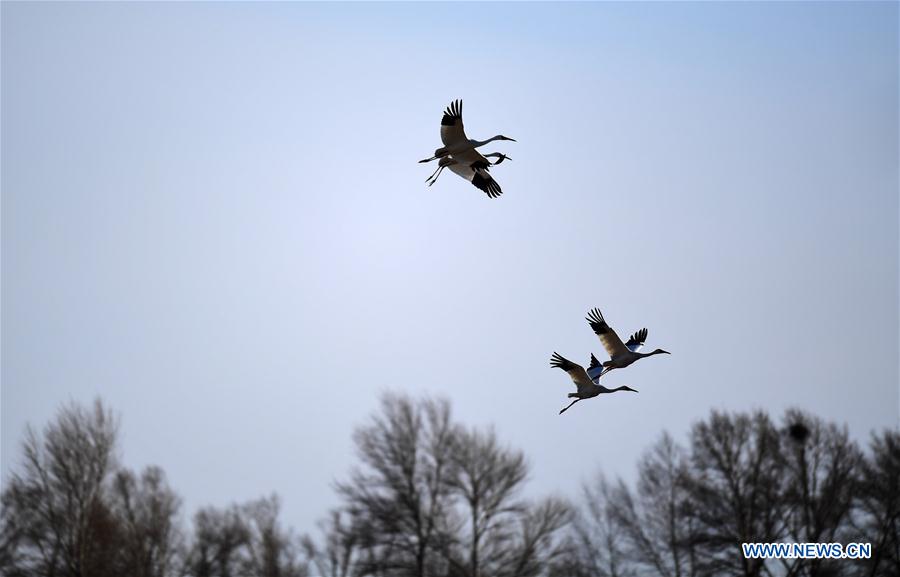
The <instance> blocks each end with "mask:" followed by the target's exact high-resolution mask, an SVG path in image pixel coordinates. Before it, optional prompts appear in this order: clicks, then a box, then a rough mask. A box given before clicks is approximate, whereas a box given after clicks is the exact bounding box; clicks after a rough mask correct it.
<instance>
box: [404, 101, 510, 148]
mask: <svg viewBox="0 0 900 577" xmlns="http://www.w3.org/2000/svg"><path fill="white" fill-rule="evenodd" d="M495 140H512V141H513V142H515V139H513V138H509V137H508V136H503V135H502V134H498V135H496V136H492V137H491V138H488V139H487V140H472V139H470V138H469V137H467V136H466V131H465V129H464V128H463V119H462V100H454V101H453V102H451V103H450V106H448V107H447V109H446V110H445V111H444V116H443V118H441V142H443V143H444V146H442V147H441V148H438V149H437V150H435V151H434V156H432V157H431V158H426V159H424V160H420V161H419V162H431V161H432V160H436V159H438V158H444V157H445V156H450V155H451V154H452V155H454V156H455V155H457V154H459V153H462V152H466V151H468V150H474V149H476V148H478V147H479V146H484V145H485V144H487V143H488V142H493V141H495ZM457 160H459V161H461V162H466V160H465V159H457Z"/></svg>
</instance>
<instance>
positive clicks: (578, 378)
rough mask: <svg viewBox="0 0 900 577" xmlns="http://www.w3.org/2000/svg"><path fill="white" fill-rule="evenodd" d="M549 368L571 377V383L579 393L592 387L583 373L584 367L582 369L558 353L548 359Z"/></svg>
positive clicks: (588, 378) (589, 380)
mask: <svg viewBox="0 0 900 577" xmlns="http://www.w3.org/2000/svg"><path fill="white" fill-rule="evenodd" d="M550 366H551V367H554V368H559V369H562V370H564V371H566V372H567V373H569V376H570V377H572V382H573V383H575V386H576V387H578V392H579V393H580V392H582V391H583V390H584V389H586V388H587V389H589V388H591V386H592V385H593V383H592V382H591V379H590V377H588V375H587V373H586V372H584V367H582V366H581V365H579V364H578V363H573V362H572V361H570V360H569V359H567V358H565V357H563V356H562V355H560V354H559V353H553V356H552V357H550Z"/></svg>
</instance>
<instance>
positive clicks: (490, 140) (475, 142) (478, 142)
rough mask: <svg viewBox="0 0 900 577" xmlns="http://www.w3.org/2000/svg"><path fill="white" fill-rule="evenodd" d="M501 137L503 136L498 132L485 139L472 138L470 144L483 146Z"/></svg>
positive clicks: (476, 146)
mask: <svg viewBox="0 0 900 577" xmlns="http://www.w3.org/2000/svg"><path fill="white" fill-rule="evenodd" d="M501 138H503V136H502V135H500V134H498V135H497V136H492V137H490V138H488V139H487V140H473V141H472V144H474V148H478V147H479V146H484V145H485V144H487V143H489V142H494V141H495V140H500V139H501Z"/></svg>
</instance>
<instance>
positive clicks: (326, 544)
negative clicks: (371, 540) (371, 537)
mask: <svg viewBox="0 0 900 577" xmlns="http://www.w3.org/2000/svg"><path fill="white" fill-rule="evenodd" d="M345 517H346V514H345V513H344V512H343V511H340V510H335V511H332V512H331V515H330V516H329V517H328V519H327V520H325V521H322V522H320V523H319V529H320V531H321V533H322V537H323V544H322V545H321V546H319V545H317V544H316V542H315V541H314V540H313V539H312V538H310V537H309V536H306V537H304V538H303V541H302V543H303V549H304V552H305V553H306V557H307V559H308V560H309V561H310V562H311V563H312V565H313V567H314V568H315V571H316V577H354V576H355V575H358V574H361V570H360V568H359V566H358V565H359V553H360V552H359V541H360V539H361V535H360V532H359V531H357V530H355V528H354V527H352V526H351V525H349V524H348V523H347V521H346V518H345Z"/></svg>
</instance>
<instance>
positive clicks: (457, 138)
mask: <svg viewBox="0 0 900 577" xmlns="http://www.w3.org/2000/svg"><path fill="white" fill-rule="evenodd" d="M495 140H511V141H513V142H515V139H512V138H509V137H508V136H503V135H502V134H498V135H496V136H493V137H491V138H488V139H487V140H473V139H471V138H469V137H467V136H466V132H465V129H464V128H463V119H462V100H455V101H453V102H452V103H450V106H448V107H447V108H446V109H445V110H444V115H443V117H442V118H441V142H442V143H443V144H444V146H442V147H441V148H438V149H437V150H435V151H434V155H433V156H432V157H431V158H426V159H424V160H420V161H419V162H420V163H421V162H431V161H432V160H437V161H438V167H437V169H435V171H434V172H433V173H432V174H431V176H429V177H428V178H427V179H425V182H427V183H428V186H431V185H433V184H434V183H435V182H437V179H438V177H439V176H440V175H441V172H443V170H444V169H445V168H449V169H450V170H451V172H454V173H456V174H458V175H459V176H460V177H462V178H464V179H466V180H468V181H469V182H471V183H472V184H473V185H474V186H475V187H476V188H478V189H480V190H482V191H484V193H485V194H487V195H488V197H489V198H497V197H498V196H500V195H501V194H503V190H502V189H501V188H500V185H499V184H497V181H496V180H494V178H493V176H491V174H490V171H489V169H490V167H491V166H496V165H498V164H500V163H501V162H503V161H504V160H512V159H511V158H510V157H508V156H506V155H505V154H503V153H500V152H491V153H488V154H481V153H480V152H478V150H477V149H478V148H480V147H482V146H484V145H485V144H488V143H490V142H493V141H495ZM490 158H496V159H497V160H496V161H494V162H492V161H491V160H488V159H490ZM585 320H587V322H588V324H590V326H591V329H592V330H593V331H594V334H596V335H597V336H598V337H599V338H600V343H601V344H602V345H603V348H604V349H606V352H607V354H608V355H609V360H608V361H605V362H602V363H601V362H600V361H598V360H597V357H595V356H594V355H593V353H592V354H591V363H590V365H588V368H587V370H585V369H584V367H582V366H581V365H579V364H578V363H573V362H572V361H570V360H568V359H566V358H565V357H563V356H562V355H560V354H559V353H556V352H554V353H553V356H552V357H550V366H551V367H556V368H560V369H562V370H564V371H566V372H567V373H568V374H569V377H571V378H572V382H573V383H575V387H576V388H577V391H576V392H574V393H569V398H574V399H575V400H574V401H572V402H571V403H569V404H568V405H566V406H565V407H564V408H563V409H562V410H561V411H560V412H559V414H560V415H561V414H563V413H565V412H566V411H567V410H568V409H569V408H570V407H571V406H572V405H574V404H575V403H577V402H578V401H583V400H584V399H591V398H593V397H596V396H597V395H602V394H603V393H615V392H617V391H631V392H633V393H636V392H637V391H636V390H635V389H632V388H631V387H629V386H626V385H623V386H621V387H616V388H615V389H609V388H607V387H604V386H603V385H601V384H600V378H601V377H602V376H603V375H605V374H606V373H608V372H609V371H611V370H613V369H622V368H625V367H627V366H629V365H631V364H632V363H634V362H635V361H637V360H640V359H643V358H644V357H651V356H653V355H659V354H666V355H668V354H670V353H669V352H668V351H664V350H662V349H656V350H655V351H653V352H650V353H642V352H640V351H641V348H643V346H644V341H645V340H647V329H645V328H644V329H641V330H639V331H637V332H635V333H634V334H633V335H631V337H630V338H629V339H628V341H627V342H625V343H623V342H622V339H620V338H619V335H617V334H616V331H614V330H613V329H612V328H610V326H609V325H608V324H606V321H605V320H604V319H603V314H602V313H601V312H600V310H599V309H596V308H595V309H592V310H591V311H590V312H589V313H588V316H587V318H586V319H585Z"/></svg>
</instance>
